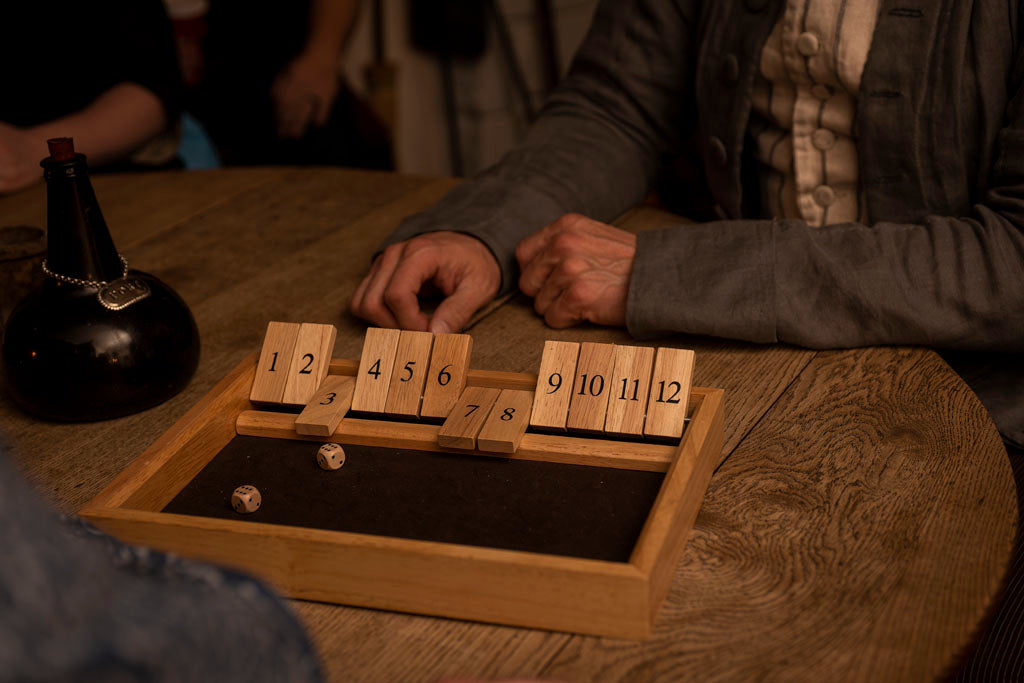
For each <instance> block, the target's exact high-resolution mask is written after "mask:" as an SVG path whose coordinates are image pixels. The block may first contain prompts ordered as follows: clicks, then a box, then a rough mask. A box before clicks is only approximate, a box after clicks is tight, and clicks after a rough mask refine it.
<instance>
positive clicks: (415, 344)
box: [384, 330, 434, 417]
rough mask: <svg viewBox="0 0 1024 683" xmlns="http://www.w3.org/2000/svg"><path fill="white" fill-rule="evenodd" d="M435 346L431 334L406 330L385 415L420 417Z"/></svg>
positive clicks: (399, 340)
mask: <svg viewBox="0 0 1024 683" xmlns="http://www.w3.org/2000/svg"><path fill="white" fill-rule="evenodd" d="M433 345H434V335H432V334H431V333H429V332H413V331H412V330H402V334H401V336H400V337H399V338H398V352H397V353H396V354H395V369H394V372H392V373H391V385H390V386H389V387H388V400H387V403H386V404H385V410H384V412H386V413H388V414H390V415H407V416H410V417H419V416H420V398H421V397H422V396H423V385H424V382H425V381H426V379H427V370H428V369H429V365H430V349H431V348H432V347H433Z"/></svg>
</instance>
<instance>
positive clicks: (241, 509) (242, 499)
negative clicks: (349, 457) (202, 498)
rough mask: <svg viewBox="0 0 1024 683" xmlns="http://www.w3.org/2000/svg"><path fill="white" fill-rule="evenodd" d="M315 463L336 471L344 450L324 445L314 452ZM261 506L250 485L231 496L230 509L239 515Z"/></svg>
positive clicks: (343, 461) (256, 490)
mask: <svg viewBox="0 0 1024 683" xmlns="http://www.w3.org/2000/svg"><path fill="white" fill-rule="evenodd" d="M316 462H317V464H318V465H320V469H324V470H336V469H339V468H340V467H341V466H342V465H344V464H345V449H344V448H342V447H341V446H340V445H339V444H336V443H325V444H324V445H323V446H321V447H320V450H318V451H317V452H316ZM262 504H263V496H262V495H261V494H260V490H259V489H258V488H256V487H255V486H253V485H252V484H245V485H243V486H239V487H238V488H236V489H235V490H234V492H233V493H232V494H231V507H232V508H233V509H234V510H235V512H238V513H239V514H243V515H244V514H248V513H250V512H256V511H257V510H259V509H260V505H262Z"/></svg>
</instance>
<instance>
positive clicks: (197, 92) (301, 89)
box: [167, 0, 393, 169]
mask: <svg viewBox="0 0 1024 683" xmlns="http://www.w3.org/2000/svg"><path fill="white" fill-rule="evenodd" d="M167 2H168V3H169V6H170V5H176V4H187V5H189V6H190V7H191V9H188V10H182V11H181V12H179V11H178V10H174V9H172V15H175V14H179V15H180V16H183V18H185V20H183V21H176V22H175V23H176V26H177V34H178V42H179V51H180V52H181V54H182V64H183V71H184V74H185V82H186V85H187V86H188V88H189V91H188V102H189V109H190V111H191V112H192V113H193V114H195V116H196V117H197V118H198V119H199V120H200V121H201V122H202V124H203V125H204V126H205V128H206V130H208V131H209V133H210V136H211V138H212V140H213V143H214V145H215V147H216V148H217V152H218V153H219V154H220V157H221V158H222V159H223V161H224V163H225V164H228V165H251V164H295V165H302V164H323V165H337V166H353V167H363V168H377V169H390V168H392V166H393V164H392V157H391V143H390V139H389V133H388V131H387V130H386V128H385V127H384V125H383V124H382V123H381V122H380V121H379V120H378V119H377V117H376V116H375V114H374V113H373V112H372V110H371V109H370V108H369V106H368V105H366V104H365V103H364V102H363V101H362V100H360V99H359V98H358V97H357V96H356V95H354V94H353V93H352V91H351V90H350V89H349V88H348V86H347V85H346V83H345V80H344V78H343V77H342V72H341V58H342V50H343V48H344V45H345V41H346V38H347V37H348V34H349V31H350V29H351V27H352V24H353V22H354V20H355V17H356V12H357V11H358V9H359V2H358V0H307V1H302V0H297V1H291V0H289V1H288V2H276V3H264V4H257V5H254V4H252V3H250V2H245V1H243V0H167Z"/></svg>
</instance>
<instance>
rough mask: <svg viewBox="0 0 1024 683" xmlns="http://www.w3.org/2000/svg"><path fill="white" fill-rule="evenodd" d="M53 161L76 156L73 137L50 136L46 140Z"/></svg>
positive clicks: (66, 159)
mask: <svg viewBox="0 0 1024 683" xmlns="http://www.w3.org/2000/svg"><path fill="white" fill-rule="evenodd" d="M46 146H47V147H49V148H50V159H51V160H52V161H69V160H71V159H72V158H74V156H75V141H74V139H72V138H50V139H49V140H47V141H46Z"/></svg>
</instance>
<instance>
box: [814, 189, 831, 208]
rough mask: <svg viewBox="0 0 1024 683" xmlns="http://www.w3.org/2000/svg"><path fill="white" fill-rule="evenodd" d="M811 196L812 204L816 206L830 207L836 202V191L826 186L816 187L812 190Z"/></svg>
mask: <svg viewBox="0 0 1024 683" xmlns="http://www.w3.org/2000/svg"><path fill="white" fill-rule="evenodd" d="M811 196H812V197H814V203H815V204H817V205H818V206H821V207H825V206H832V203H833V202H835V200H836V191H835V190H833V189H832V188H831V187H829V186H828V185H818V186H817V187H816V188H814V192H812V193H811Z"/></svg>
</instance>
